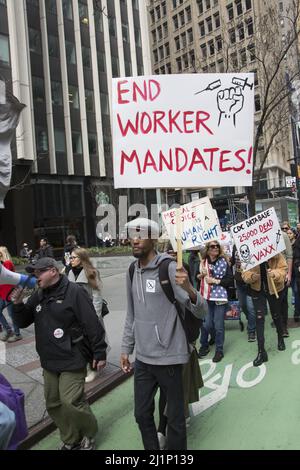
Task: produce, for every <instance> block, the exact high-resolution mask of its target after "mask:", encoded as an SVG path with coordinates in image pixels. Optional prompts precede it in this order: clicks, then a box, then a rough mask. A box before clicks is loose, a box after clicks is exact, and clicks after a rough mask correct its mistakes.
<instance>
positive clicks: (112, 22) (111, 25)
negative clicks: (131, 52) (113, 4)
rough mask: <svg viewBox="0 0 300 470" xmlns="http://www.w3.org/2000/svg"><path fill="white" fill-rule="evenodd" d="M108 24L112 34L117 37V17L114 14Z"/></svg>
mask: <svg viewBox="0 0 300 470" xmlns="http://www.w3.org/2000/svg"><path fill="white" fill-rule="evenodd" d="M108 25H109V34H110V36H113V37H117V29H116V18H114V17H113V16H111V17H108Z"/></svg>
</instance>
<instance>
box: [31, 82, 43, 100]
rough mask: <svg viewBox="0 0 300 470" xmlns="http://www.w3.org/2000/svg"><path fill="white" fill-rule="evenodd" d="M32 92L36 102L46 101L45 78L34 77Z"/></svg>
mask: <svg viewBox="0 0 300 470" xmlns="http://www.w3.org/2000/svg"><path fill="white" fill-rule="evenodd" d="M32 94H33V101H34V103H44V101H45V87H44V80H43V79H42V78H40V77H34V76H33V77H32Z"/></svg>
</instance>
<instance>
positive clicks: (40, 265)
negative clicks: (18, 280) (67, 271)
mask: <svg viewBox="0 0 300 470" xmlns="http://www.w3.org/2000/svg"><path fill="white" fill-rule="evenodd" d="M50 268H55V269H57V271H59V266H58V263H57V262H56V261H55V259H53V258H49V257H47V256H46V257H45V258H40V259H38V260H37V261H36V262H35V263H31V264H29V265H28V266H26V268H25V270H26V271H27V272H28V273H33V272H34V271H35V270H39V271H47V269H50Z"/></svg>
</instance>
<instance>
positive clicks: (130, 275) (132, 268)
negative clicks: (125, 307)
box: [129, 261, 135, 284]
mask: <svg viewBox="0 0 300 470" xmlns="http://www.w3.org/2000/svg"><path fill="white" fill-rule="evenodd" d="M134 270H135V261H132V263H131V265H130V266H129V278H130V282H131V284H132V280H133V276H134Z"/></svg>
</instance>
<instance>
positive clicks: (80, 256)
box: [68, 248, 105, 382]
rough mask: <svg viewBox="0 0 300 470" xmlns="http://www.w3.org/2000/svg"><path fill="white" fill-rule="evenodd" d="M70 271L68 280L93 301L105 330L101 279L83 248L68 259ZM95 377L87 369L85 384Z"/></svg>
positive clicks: (76, 249) (91, 371)
mask: <svg viewBox="0 0 300 470" xmlns="http://www.w3.org/2000/svg"><path fill="white" fill-rule="evenodd" d="M69 260H70V265H71V270H70V271H69V273H68V279H69V281H71V282H76V283H77V284H79V285H81V286H82V287H84V289H85V290H86V291H87V293H88V294H89V296H90V298H91V299H92V301H93V305H94V307H95V310H96V313H97V316H98V318H99V321H100V322H101V324H102V326H103V328H104V329H105V326H104V322H103V318H102V315H101V312H102V295H101V278H100V274H99V271H98V270H97V269H96V268H95V267H94V266H93V264H92V262H91V260H90V257H89V254H88V252H87V250H85V249H84V248H75V249H74V250H73V251H72V253H71V255H70V257H69ZM96 376H97V372H95V371H93V370H91V369H89V370H88V375H87V377H86V379H85V380H86V382H92V380H94V379H95V378H96Z"/></svg>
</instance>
